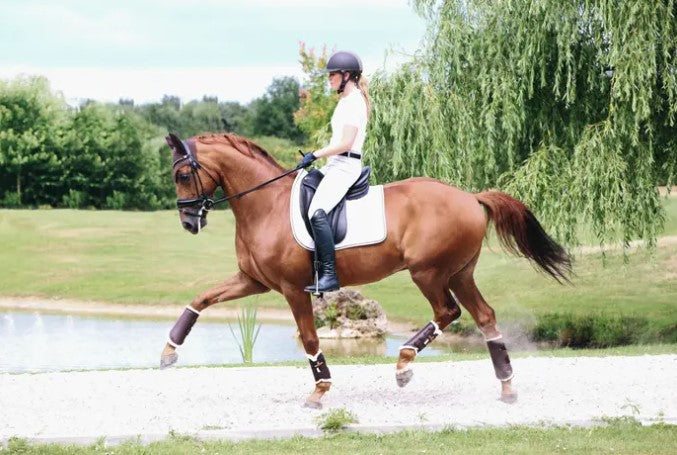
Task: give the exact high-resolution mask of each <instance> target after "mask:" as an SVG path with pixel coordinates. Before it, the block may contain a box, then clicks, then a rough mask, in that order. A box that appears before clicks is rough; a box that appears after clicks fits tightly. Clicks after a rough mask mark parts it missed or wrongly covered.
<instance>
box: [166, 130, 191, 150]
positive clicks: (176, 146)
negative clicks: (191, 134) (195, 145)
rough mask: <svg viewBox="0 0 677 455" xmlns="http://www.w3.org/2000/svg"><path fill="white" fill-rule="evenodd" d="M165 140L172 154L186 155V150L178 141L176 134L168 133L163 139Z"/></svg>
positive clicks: (181, 142) (180, 141)
mask: <svg viewBox="0 0 677 455" xmlns="http://www.w3.org/2000/svg"><path fill="white" fill-rule="evenodd" d="M165 140H166V141H167V144H168V145H169V146H170V147H171V148H172V149H173V150H174V153H178V154H179V155H181V156H186V155H187V154H188V150H186V148H185V147H184V146H183V141H182V140H181V139H179V137H178V136H177V135H176V134H172V133H169V135H168V136H167V137H165Z"/></svg>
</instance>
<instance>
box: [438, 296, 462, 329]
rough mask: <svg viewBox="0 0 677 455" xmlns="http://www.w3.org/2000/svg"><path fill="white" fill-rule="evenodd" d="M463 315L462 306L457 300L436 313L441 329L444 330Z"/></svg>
mask: <svg viewBox="0 0 677 455" xmlns="http://www.w3.org/2000/svg"><path fill="white" fill-rule="evenodd" d="M460 317H461V307H460V306H458V304H457V303H456V302H452V303H451V304H450V305H449V306H447V307H445V309H444V311H443V312H442V313H440V314H438V315H436V317H435V319H436V322H437V324H438V325H439V326H440V329H442V330H444V328H445V327H447V326H448V325H449V324H451V323H452V322H454V321H455V320H456V319H458V318H460Z"/></svg>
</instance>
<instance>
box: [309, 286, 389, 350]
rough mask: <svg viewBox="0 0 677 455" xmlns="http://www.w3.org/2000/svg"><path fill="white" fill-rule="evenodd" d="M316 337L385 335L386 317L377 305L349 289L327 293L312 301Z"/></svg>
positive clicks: (375, 302)
mask: <svg viewBox="0 0 677 455" xmlns="http://www.w3.org/2000/svg"><path fill="white" fill-rule="evenodd" d="M313 312H314V313H315V326H316V327H318V331H317V334H318V337H320V338H373V337H381V336H383V335H385V333H386V329H387V328H388V319H387V318H386V315H385V313H384V312H383V308H381V305H379V303H378V302H377V301H375V300H371V299H367V298H365V297H364V296H362V294H360V293H359V292H357V291H355V290H352V289H341V290H339V291H336V292H327V293H325V294H324V296H323V298H318V299H316V300H315V301H314V302H313Z"/></svg>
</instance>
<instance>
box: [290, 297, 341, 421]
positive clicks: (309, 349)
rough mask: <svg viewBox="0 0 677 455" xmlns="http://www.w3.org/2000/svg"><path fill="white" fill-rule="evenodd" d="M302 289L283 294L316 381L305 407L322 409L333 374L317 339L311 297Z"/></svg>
mask: <svg viewBox="0 0 677 455" xmlns="http://www.w3.org/2000/svg"><path fill="white" fill-rule="evenodd" d="M302 289H303V288H302V287H299V288H298V289H297V288H293V289H290V290H288V291H285V292H283V293H284V296H285V298H286V299H287V302H288V303H289V306H290V307H291V310H292V313H293V314H294V319H295V320H296V326H297V327H298V329H299V334H300V335H301V342H302V343H303V349H304V350H305V351H306V356H307V357H308V361H309V362H310V370H311V372H312V373H313V379H314V380H315V389H314V390H313V392H312V393H311V394H310V396H309V397H308V398H307V399H306V401H305V404H304V406H305V407H308V408H313V409H322V403H321V400H322V396H323V395H324V394H325V393H327V392H328V391H329V389H330V387H331V373H330V372H329V367H328V366H327V362H326V361H325V359H324V354H322V351H320V341H319V339H318V338H317V331H316V330H315V318H314V316H313V306H312V303H311V301H310V295H309V294H308V293H306V292H303V291H302Z"/></svg>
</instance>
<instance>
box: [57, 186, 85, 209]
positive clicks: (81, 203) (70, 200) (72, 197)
mask: <svg viewBox="0 0 677 455" xmlns="http://www.w3.org/2000/svg"><path fill="white" fill-rule="evenodd" d="M86 199H87V195H86V194H85V193H84V192H82V191H77V190H73V189H71V190H68V194H64V195H63V198H62V202H63V205H64V206H65V207H68V208H69V209H80V208H84V207H85V204H86Z"/></svg>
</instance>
